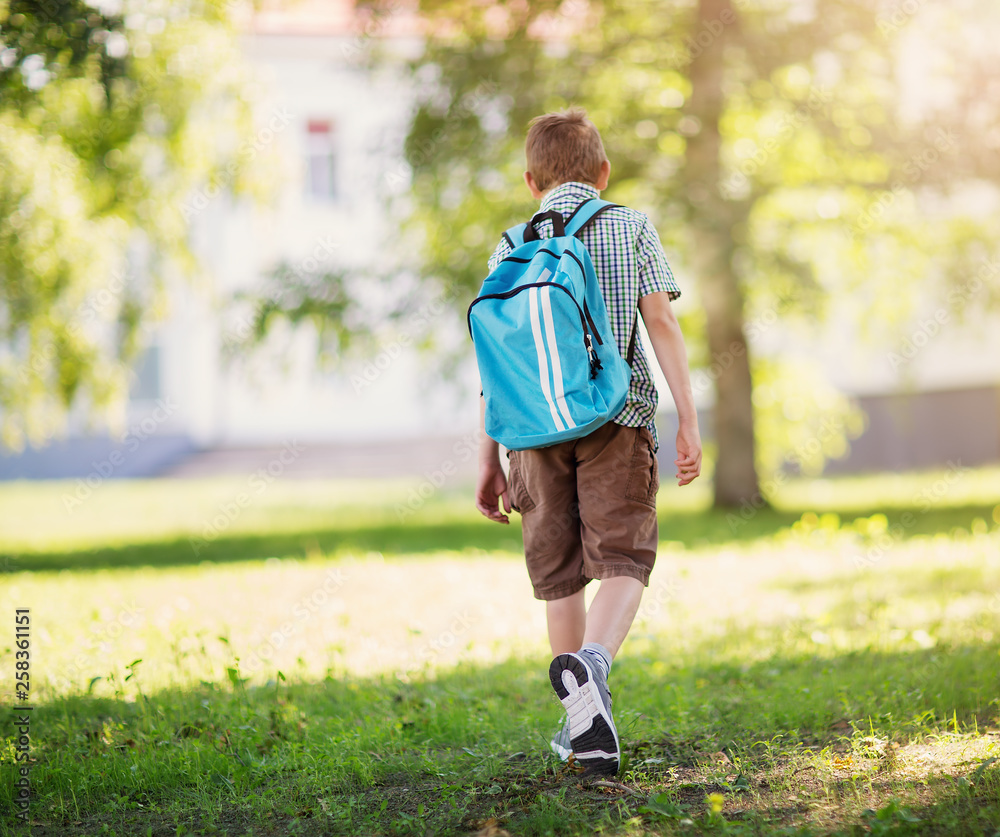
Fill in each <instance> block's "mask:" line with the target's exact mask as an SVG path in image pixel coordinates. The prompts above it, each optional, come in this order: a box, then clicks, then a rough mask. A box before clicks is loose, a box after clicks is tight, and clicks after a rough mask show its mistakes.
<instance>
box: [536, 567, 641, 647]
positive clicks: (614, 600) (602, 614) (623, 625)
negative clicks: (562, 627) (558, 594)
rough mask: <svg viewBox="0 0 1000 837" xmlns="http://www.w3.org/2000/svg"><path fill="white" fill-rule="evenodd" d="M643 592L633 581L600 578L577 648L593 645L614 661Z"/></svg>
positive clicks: (619, 577) (620, 578) (639, 585)
mask: <svg viewBox="0 0 1000 837" xmlns="http://www.w3.org/2000/svg"><path fill="white" fill-rule="evenodd" d="M644 589H645V585H644V584H643V583H642V582H641V581H639V579H637V578H630V577H629V576H617V577H614V578H606V579H604V580H603V581H602V582H601V586H600V588H599V589H598V591H597V595H596V596H594V601H592V602H591V603H590V610H589V611H588V612H587V621H586V625H587V627H586V630H585V632H584V636H583V642H581V643H580V645H579V646H577V647H579V648H582V647H583V646H584V645H585V644H587V643H590V642H595V643H597V644H598V645H602V646H604V648H605V649H607V651H608V653H609V654H610V655H611V658H612V659H614V658H615V657H616V656H617V655H618V651H619V649H621V647H622V643H623V642H624V641H625V637H626V636H628V632H629V629H630V628H631V627H632V622H633V620H634V619H635V614H636V613H637V612H638V611H639V602H640V601H641V600H642V591H643V590H644ZM581 592H582V591H581ZM550 632H551V629H550ZM557 653H558V652H557Z"/></svg>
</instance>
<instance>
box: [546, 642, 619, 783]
mask: <svg viewBox="0 0 1000 837" xmlns="http://www.w3.org/2000/svg"><path fill="white" fill-rule="evenodd" d="M549 680H550V681H551V682H552V688H553V689H554V690H555V693H556V695H557V696H558V697H559V700H560V701H562V705H563V706H564V707H565V709H566V714H567V715H568V716H569V738H570V748H571V749H572V751H573V755H574V757H575V758H576V760H577V761H578V762H580V764H582V765H583V766H584V767H585V768H586V769H587V772H588V773H599V774H601V775H606V776H613V775H614V774H615V773H617V772H618V766H619V764H620V761H621V744H620V743H619V741H618V730H616V729H615V722H614V719H613V718H612V717H611V692H610V691H608V683H607V679H606V678H605V676H604V673H603V672H602V671H600V670H599V669H598V668H596V667H595V666H592V665H591V664H590V663H589V662H588V661H587V660H586V658H584V657H582V656H581V655H579V654H560V655H559V656H558V657H556V658H555V659H554V660H553V661H552V664H551V665H550V666H549Z"/></svg>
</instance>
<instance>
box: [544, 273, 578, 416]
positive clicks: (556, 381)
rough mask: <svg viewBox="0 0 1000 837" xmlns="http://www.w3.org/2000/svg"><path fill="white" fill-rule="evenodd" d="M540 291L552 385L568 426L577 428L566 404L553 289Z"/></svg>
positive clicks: (560, 410)
mask: <svg viewBox="0 0 1000 837" xmlns="http://www.w3.org/2000/svg"><path fill="white" fill-rule="evenodd" d="M543 281H544V280H543ZM540 290H541V295H542V317H543V318H544V319H545V336H546V337H547V338H548V343H549V352H550V354H551V355H552V383H553V385H554V387H555V391H556V392H555V396H556V403H557V404H558V405H559V412H560V413H562V416H563V418H564V419H566V426H567V427H576V422H575V421H573V419H572V417H571V416H570V414H569V405H568V404H567V403H566V392H565V390H564V388H563V376H562V363H561V362H560V361H559V345H558V344H557V343H556V328H555V325H554V323H553V321H552V303H551V301H550V300H549V294H550V293H551V291H552V288H541V289H540Z"/></svg>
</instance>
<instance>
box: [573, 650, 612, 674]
mask: <svg viewBox="0 0 1000 837" xmlns="http://www.w3.org/2000/svg"><path fill="white" fill-rule="evenodd" d="M578 653H580V654H586V655H587V657H588V659H590V660H593V661H594V662H595V663H597V665H598V666H600V669H601V673H602V674H603V675H604V679H605V680H607V679H608V675H609V674H611V653H610V652H609V651H608V649H607V648H605V647H604V646H603V645H600V644H598V643H596V642H586V643H584V645H583V648H581V649H580V650H579V652H578Z"/></svg>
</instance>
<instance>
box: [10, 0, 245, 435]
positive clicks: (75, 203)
mask: <svg viewBox="0 0 1000 837" xmlns="http://www.w3.org/2000/svg"><path fill="white" fill-rule="evenodd" d="M238 8H239V4H234V3H231V2H226V0H183V1H182V2H170V3H155V2H138V1H136V2H130V0H124V2H115V3H112V2H107V3H99V4H98V3H89V2H84V1H83V0H39V2H26V1H25V0H9V1H8V0H0V443H2V444H4V445H6V446H8V447H12V448H19V447H21V446H23V444H24V443H25V441H26V440H30V441H33V442H41V441H42V440H44V439H46V438H49V437H50V436H51V435H53V434H55V433H58V432H59V431H60V430H61V429H62V428H63V427H65V421H66V415H67V413H68V410H69V409H70V408H73V407H79V408H81V409H82V411H83V412H84V413H86V414H88V415H90V416H98V415H101V414H103V415H104V416H105V417H106V418H107V419H108V420H110V421H111V423H112V424H114V422H115V419H116V418H117V420H118V421H119V422H120V421H121V418H122V407H123V405H124V401H125V397H126V395H127V390H128V386H129V372H128V364H129V362H130V361H131V360H132V359H133V358H134V357H135V355H136V352H137V350H138V349H140V348H141V346H142V327H143V326H144V325H145V324H147V323H149V322H151V321H153V320H155V319H156V318H157V317H158V316H159V315H161V314H162V313H163V311H164V302H165V298H164V292H163V288H164V281H165V280H166V279H167V278H169V277H171V276H176V275H181V274H188V275H191V274H194V273H195V272H196V269H197V265H196V263H195V260H194V259H193V257H192V255H191V253H190V251H189V249H188V245H187V236H188V227H189V222H190V220H191V219H192V218H193V217H194V216H195V215H196V214H197V213H198V212H200V211H201V210H202V209H203V208H204V206H205V205H206V204H207V203H208V201H209V200H210V198H211V197H212V196H214V195H215V194H216V193H217V192H219V191H220V190H225V189H233V190H241V189H245V188H249V187H250V186H251V185H252V184H251V181H250V171H249V169H248V168H247V166H246V163H247V162H248V161H249V160H250V159H253V157H254V156H255V155H256V150H255V149H254V148H253V147H252V146H251V145H250V143H248V142H247V138H248V137H250V135H251V132H252V120H251V107H250V103H249V100H248V95H249V94H248V90H249V85H250V80H249V78H248V76H247V75H246V73H245V71H244V69H243V67H244V64H243V60H242V57H241V56H240V54H239V52H238V50H237V47H236V44H235V40H234V37H233V22H232V20H231V16H232V14H233V13H234V9H238ZM199 189H200V191H199Z"/></svg>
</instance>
